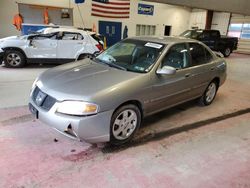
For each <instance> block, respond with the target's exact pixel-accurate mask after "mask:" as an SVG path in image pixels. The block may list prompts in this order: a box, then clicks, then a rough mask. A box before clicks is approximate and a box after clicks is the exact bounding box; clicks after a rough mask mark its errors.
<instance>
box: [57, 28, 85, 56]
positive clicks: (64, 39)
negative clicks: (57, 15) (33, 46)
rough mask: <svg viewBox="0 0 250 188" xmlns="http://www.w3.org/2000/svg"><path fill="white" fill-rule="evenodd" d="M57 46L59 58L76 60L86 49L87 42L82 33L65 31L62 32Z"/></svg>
mask: <svg viewBox="0 0 250 188" xmlns="http://www.w3.org/2000/svg"><path fill="white" fill-rule="evenodd" d="M60 35H61V36H59V40H58V46H57V58H58V60H60V59H63V60H75V58H76V57H77V55H78V54H79V53H81V52H82V51H84V49H85V46H86V42H85V40H84V37H83V36H82V35H81V34H80V33H74V32H63V33H61V34H60Z"/></svg>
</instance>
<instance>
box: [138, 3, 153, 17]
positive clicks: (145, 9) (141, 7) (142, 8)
mask: <svg viewBox="0 0 250 188" xmlns="http://www.w3.org/2000/svg"><path fill="white" fill-rule="evenodd" d="M138 14H144V15H151V16H153V14H154V5H147V4H141V3H139V4H138Z"/></svg>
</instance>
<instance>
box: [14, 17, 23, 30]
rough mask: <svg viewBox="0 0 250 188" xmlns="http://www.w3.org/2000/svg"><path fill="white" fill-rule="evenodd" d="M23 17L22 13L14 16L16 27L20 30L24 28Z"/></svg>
mask: <svg viewBox="0 0 250 188" xmlns="http://www.w3.org/2000/svg"><path fill="white" fill-rule="evenodd" d="M22 23H23V18H22V16H21V14H16V15H15V16H14V18H13V25H14V26H15V27H16V29H17V30H18V31H20V30H21V29H22Z"/></svg>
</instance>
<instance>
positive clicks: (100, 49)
mask: <svg viewBox="0 0 250 188" xmlns="http://www.w3.org/2000/svg"><path fill="white" fill-rule="evenodd" d="M95 46H96V47H97V48H98V50H99V51H100V52H101V51H103V48H102V45H101V44H97V45H95Z"/></svg>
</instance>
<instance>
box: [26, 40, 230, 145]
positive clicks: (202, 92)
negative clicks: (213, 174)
mask: <svg viewBox="0 0 250 188" xmlns="http://www.w3.org/2000/svg"><path fill="white" fill-rule="evenodd" d="M225 79H226V62H225V60H224V59H223V58H219V57H217V56H216V55H215V54H214V53H213V52H212V51H211V50H210V49H209V48H208V47H207V46H205V45H204V44H203V43H201V42H198V41H195V40H190V39H182V38H172V37H167V38H157V37H135V38H129V39H126V40H123V41H121V42H119V43H117V44H115V45H114V46H112V47H110V48H109V49H107V50H106V51H104V52H103V53H101V54H100V55H98V56H97V57H96V58H92V59H84V60H81V61H78V62H75V63H70V64H66V65H62V66H58V67H55V68H52V69H49V70H48V71H46V72H44V73H43V74H42V75H40V76H39V77H38V78H37V79H36V81H35V82H34V84H33V87H32V91H31V94H30V103H29V108H30V111H31V112H32V113H33V114H35V116H36V117H37V118H38V119H40V120H41V121H42V122H45V123H46V124H48V125H50V126H51V127H53V128H54V129H55V130H57V131H59V132H60V133H63V134H64V135H66V136H69V137H71V138H75V139H79V140H84V141H86V142H89V143H96V142H110V143H112V144H115V145H120V144H123V143H126V142H128V141H129V140H131V138H132V137H133V135H134V134H135V133H136V131H137V130H138V129H139V127H140V125H141V121H142V118H144V117H146V116H148V115H151V114H154V113H157V112H159V111H162V110H164V109H167V108H170V107H172V106H175V105H178V104H180V103H183V102H186V101H189V100H192V99H196V98H198V99H199V102H200V103H201V104H202V105H209V104H211V103H212V102H213V100H214V98H215V96H216V92H217V90H218V88H219V87H220V86H221V85H222V84H223V83H224V81H225Z"/></svg>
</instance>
